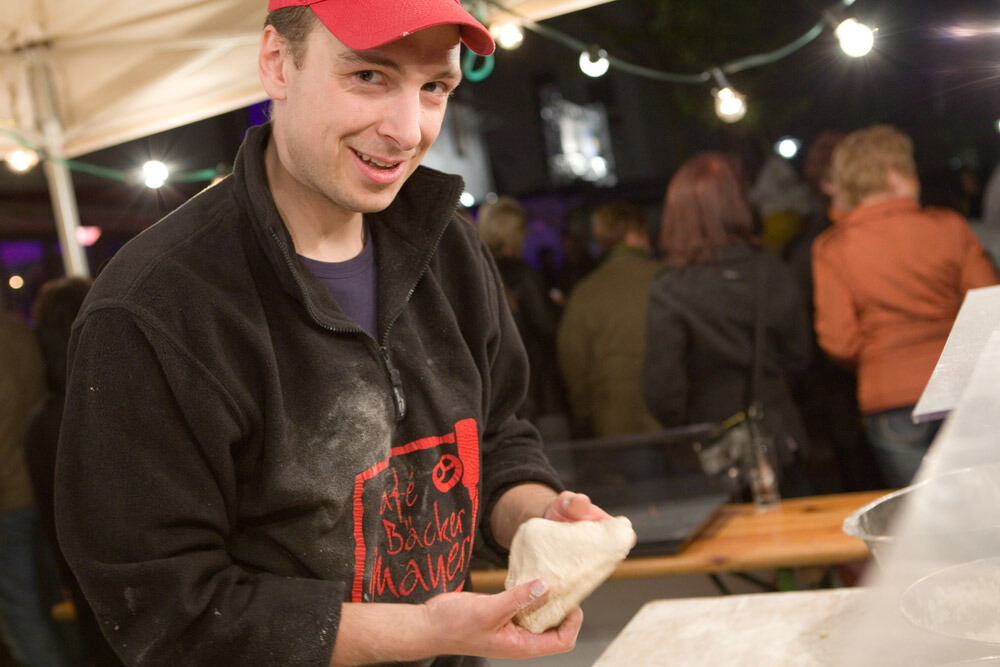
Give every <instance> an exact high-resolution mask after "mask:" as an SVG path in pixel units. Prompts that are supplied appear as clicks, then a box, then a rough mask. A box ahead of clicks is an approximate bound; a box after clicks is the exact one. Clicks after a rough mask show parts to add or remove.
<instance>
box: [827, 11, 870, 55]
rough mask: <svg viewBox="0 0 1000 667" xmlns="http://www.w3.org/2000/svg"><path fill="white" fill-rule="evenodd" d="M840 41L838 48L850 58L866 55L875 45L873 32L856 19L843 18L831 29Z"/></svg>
mask: <svg viewBox="0 0 1000 667" xmlns="http://www.w3.org/2000/svg"><path fill="white" fill-rule="evenodd" d="M833 34H834V35H836V36H837V39H838V40H839V41H840V48H841V49H842V50H843V52H844V53H846V54H847V55H849V56H851V57H852V58H860V57H861V56H864V55H867V54H868V52H869V51H871V50H872V47H873V46H874V45H875V33H874V31H872V29H871V28H869V27H868V26H866V25H865V24H864V23H860V22H858V20H857V19H853V18H851V19H844V20H843V21H841V22H840V25H838V26H837V29H836V30H834V31H833Z"/></svg>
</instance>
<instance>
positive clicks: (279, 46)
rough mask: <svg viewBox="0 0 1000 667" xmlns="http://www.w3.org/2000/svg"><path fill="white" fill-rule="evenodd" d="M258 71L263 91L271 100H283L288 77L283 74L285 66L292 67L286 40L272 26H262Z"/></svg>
mask: <svg viewBox="0 0 1000 667" xmlns="http://www.w3.org/2000/svg"><path fill="white" fill-rule="evenodd" d="M257 64H258V69H259V71H260V82H261V83H262V84H263V85H264V91H265V92H266V93H267V96H268V97H270V98H271V99H272V100H283V99H285V96H286V89H287V87H288V79H287V78H286V76H285V72H286V69H285V66H286V65H288V66H291V67H294V66H295V64H294V63H293V62H292V54H291V51H290V50H289V48H288V42H286V41H285V39H284V38H283V37H282V36H281V35H279V34H278V31H277V30H275V29H274V26H272V25H269V26H265V27H264V33H263V34H262V35H261V37H260V55H259V56H258V58H257Z"/></svg>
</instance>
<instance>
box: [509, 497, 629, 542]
mask: <svg viewBox="0 0 1000 667" xmlns="http://www.w3.org/2000/svg"><path fill="white" fill-rule="evenodd" d="M536 516H540V517H542V518H545V519H551V520H552V521H600V520H601V519H608V518H610V515H609V514H608V513H607V512H605V511H604V510H602V509H601V508H600V507H598V506H597V505H595V504H594V503H592V502H590V498H588V497H587V496H586V495H584V494H582V493H573V492H572V491H563V492H562V493H559V494H557V493H556V492H555V491H554V490H552V489H551V488H549V487H547V486H545V485H543V484H521V485H519V486H515V487H512V488H510V489H509V490H508V491H507V492H506V493H505V494H503V495H502V496H500V500H499V501H497V504H496V506H495V507H494V508H493V515H492V516H491V517H490V527H491V528H492V530H493V537H494V539H496V541H497V543H499V544H500V545H501V546H502V547H504V548H505V549H509V548H510V543H511V540H513V539H514V533H515V532H516V531H517V528H518V526H520V525H521V524H522V523H524V522H525V521H527V520H528V519H531V518H532V517H536Z"/></svg>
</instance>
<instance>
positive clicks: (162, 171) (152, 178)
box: [142, 160, 170, 190]
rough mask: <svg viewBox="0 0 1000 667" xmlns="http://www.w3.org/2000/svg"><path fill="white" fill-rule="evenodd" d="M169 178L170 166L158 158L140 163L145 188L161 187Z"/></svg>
mask: <svg viewBox="0 0 1000 667" xmlns="http://www.w3.org/2000/svg"><path fill="white" fill-rule="evenodd" d="M168 178H170V168H169V167H167V165H165V164H163V163H162V162H160V161H159V160H150V161H148V162H146V163H145V164H144V165H142V179H143V182H144V183H145V184H146V187H147V188H152V189H154V190H155V189H157V188H162V187H163V185H164V183H166V182H167V179H168Z"/></svg>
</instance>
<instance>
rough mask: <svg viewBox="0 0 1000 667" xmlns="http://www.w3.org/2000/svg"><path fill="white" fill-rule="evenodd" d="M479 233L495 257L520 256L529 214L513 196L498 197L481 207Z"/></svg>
mask: <svg viewBox="0 0 1000 667" xmlns="http://www.w3.org/2000/svg"><path fill="white" fill-rule="evenodd" d="M478 226H479V235H480V236H481V237H482V238H483V242H484V243H485V244H486V247H487V248H489V249H490V252H492V253H493V256H494V257H520V256H521V252H522V251H523V250H524V236H525V234H526V233H527V228H528V216H527V214H526V213H525V212H524V208H523V207H522V206H521V205H520V204H519V203H518V202H517V200H516V199H514V198H513V197H508V196H503V197H498V198H497V200H496V201H495V202H492V203H489V204H483V205H482V206H480V207H479V225H478Z"/></svg>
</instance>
